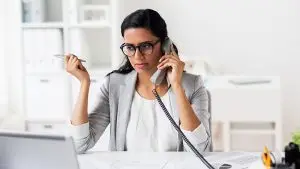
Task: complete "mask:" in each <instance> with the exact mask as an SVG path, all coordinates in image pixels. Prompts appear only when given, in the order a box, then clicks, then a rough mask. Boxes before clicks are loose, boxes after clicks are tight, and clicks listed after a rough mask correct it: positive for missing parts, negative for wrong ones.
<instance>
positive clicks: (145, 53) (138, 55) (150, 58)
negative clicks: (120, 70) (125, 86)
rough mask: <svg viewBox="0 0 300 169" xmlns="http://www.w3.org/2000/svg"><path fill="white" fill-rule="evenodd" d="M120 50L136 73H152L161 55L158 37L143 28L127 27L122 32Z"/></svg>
mask: <svg viewBox="0 0 300 169" xmlns="http://www.w3.org/2000/svg"><path fill="white" fill-rule="evenodd" d="M122 46H123V47H122V49H123V50H122V51H123V53H124V54H125V55H127V56H128V59H129V61H130V63H131V65H132V67H133V68H134V69H135V70H136V71H137V72H138V73H143V72H146V73H150V74H153V73H154V72H155V71H156V70H157V65H158V61H159V59H160V57H161V56H162V53H161V50H160V39H159V38H158V37H156V36H154V35H153V34H152V33H151V32H150V31H149V30H147V29H145V28H129V29H126V30H125V32H124V44H123V45H122Z"/></svg>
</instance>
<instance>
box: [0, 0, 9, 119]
mask: <svg viewBox="0 0 300 169" xmlns="http://www.w3.org/2000/svg"><path fill="white" fill-rule="evenodd" d="M3 23H4V12H3V2H2V1H1V2H0V37H4V24H3ZM6 75H7V74H6V64H5V55H4V38H0V116H2V115H4V114H5V113H6V111H7V102H8V92H7V80H6V78H7V76H6Z"/></svg>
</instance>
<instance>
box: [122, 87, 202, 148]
mask: <svg viewBox="0 0 300 169" xmlns="http://www.w3.org/2000/svg"><path fill="white" fill-rule="evenodd" d="M161 100H162V101H163V103H164V104H165V106H166V108H167V110H168V111H169V113H170V114H171V116H172V112H171V111H170V110H171V109H170V99H169V94H168V92H167V93H166V94H165V95H164V96H162V97H161ZM181 130H182V131H183V132H184V134H185V135H186V136H187V138H188V139H189V140H190V141H191V142H192V143H197V142H199V141H202V140H204V139H206V137H207V135H206V133H205V129H204V127H202V125H199V127H197V128H196V129H195V130H194V131H193V132H190V131H185V130H183V129H182V128H181ZM199 136H200V137H202V138H200V140H199ZM203 137H204V138H203ZM177 142H178V133H177V131H176V129H175V128H174V127H173V126H172V124H171V122H170V121H169V119H168V118H167V117H166V115H165V113H164V112H163V110H162V108H161V107H160V105H159V103H158V101H157V100H148V99H145V98H143V97H141V96H140V95H139V93H138V92H135V94H134V98H133V102H132V105H131V113H130V119H129V124H128V128H127V133H126V144H125V145H126V150H127V151H138V152H141V151H146V152H153V151H154V152H159V151H161V152H163V151H176V150H177ZM184 145H185V144H184Z"/></svg>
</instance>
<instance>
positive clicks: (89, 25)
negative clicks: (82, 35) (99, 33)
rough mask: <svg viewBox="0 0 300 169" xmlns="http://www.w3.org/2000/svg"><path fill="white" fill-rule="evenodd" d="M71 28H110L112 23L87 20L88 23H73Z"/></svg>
mask: <svg viewBox="0 0 300 169" xmlns="http://www.w3.org/2000/svg"><path fill="white" fill-rule="evenodd" d="M69 27H70V28H87V29H89V28H91V29H94V28H110V27H111V25H110V24H109V23H108V22H102V23H100V22H98V23H97V22H90V23H89V22H87V23H78V24H72V25H70V26H69Z"/></svg>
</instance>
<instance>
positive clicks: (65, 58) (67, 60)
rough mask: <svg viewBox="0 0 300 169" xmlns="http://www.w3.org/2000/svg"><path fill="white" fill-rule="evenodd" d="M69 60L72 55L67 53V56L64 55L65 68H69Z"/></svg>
mask: <svg viewBox="0 0 300 169" xmlns="http://www.w3.org/2000/svg"><path fill="white" fill-rule="evenodd" d="M69 60H70V56H69V55H66V56H65V57H64V64H65V68H67V66H68V62H69Z"/></svg>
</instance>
